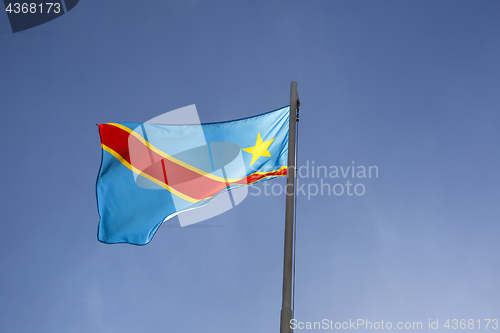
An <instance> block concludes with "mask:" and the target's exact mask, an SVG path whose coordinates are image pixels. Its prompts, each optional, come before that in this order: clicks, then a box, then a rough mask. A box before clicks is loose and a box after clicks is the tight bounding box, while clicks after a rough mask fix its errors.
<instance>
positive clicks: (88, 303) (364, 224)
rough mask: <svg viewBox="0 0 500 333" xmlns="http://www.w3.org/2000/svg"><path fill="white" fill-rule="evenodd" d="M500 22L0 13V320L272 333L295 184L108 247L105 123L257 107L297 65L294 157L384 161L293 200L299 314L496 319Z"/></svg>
mask: <svg viewBox="0 0 500 333" xmlns="http://www.w3.org/2000/svg"><path fill="white" fill-rule="evenodd" d="M499 18H500V2H498V1H458V0H453V1H337V0H328V1H325V0H314V1H305V0H302V1H295V0H292V1H259V0H255V1H246V2H242V1H202V0H188V1H175V2H174V1H149V2H145V1H104V2H102V1H89V0H82V1H80V3H79V4H78V5H77V6H76V7H75V8H74V9H73V10H72V11H70V12H69V13H68V14H66V15H63V16H62V17H60V18H58V19H56V20H54V21H51V22H48V23H46V24H44V25H41V26H38V27H35V28H33V29H30V30H26V31H24V32H19V33H16V34H13V33H12V32H11V30H10V26H9V22H8V19H7V15H6V13H4V14H0V60H1V64H2V70H1V73H0V97H1V102H0V108H1V113H0V114H1V119H2V123H3V127H4V129H3V130H2V131H1V134H0V138H1V145H0V153H1V163H0V171H1V174H2V186H1V191H2V192H1V193H2V198H1V200H0V211H1V212H2V217H1V219H0V223H1V226H2V229H1V230H2V231H1V232H0V267H1V270H0V331H2V332H9V333H17V332H30V333H31V332H37V333H38V332H47V333H53V332H75V333H80V332H81V333H89V332H99V333H108V332H109V333H111V332H127V333H128V332H176V333H177V332H211V333H212V332H213V333H220V332H228V333H233V332H242V333H243V332H278V330H279V318H280V309H281V288H282V260H283V229H284V208H285V197H284V196H274V195H269V196H266V195H264V194H261V195H259V196H256V195H250V196H249V197H248V198H247V199H246V200H245V201H244V202H243V203H241V204H240V205H239V206H237V207H236V208H234V209H232V210H230V211H228V212H227V213H225V214H223V215H220V216H217V217H215V218H213V219H210V220H208V221H206V222H202V223H200V224H197V225H194V226H191V227H186V228H180V227H178V221H177V219H176V218H175V219H173V220H170V221H168V222H167V223H165V224H164V225H163V226H162V227H160V229H159V230H158V232H157V234H156V236H155V237H154V239H153V241H152V242H151V243H150V244H148V245H146V246H142V247H140V246H133V245H123V244H120V245H106V244H102V243H100V242H98V241H97V238H96V233H97V225H98V221H99V216H98V213H97V208H96V199H95V181H96V176H97V172H98V170H99V165H100V159H101V149H100V141H99V135H98V131H97V127H96V124H97V123H106V122H126V121H130V122H142V121H146V120H148V119H150V118H153V117H155V116H157V115H160V114H162V113H164V112H166V111H169V110H173V109H176V108H179V107H183V106H186V105H190V104H196V106H197V109H198V112H199V115H200V119H201V121H202V122H214V121H226V120H231V119H237V118H242V117H248V116H252V115H256V114H260V113H264V112H266V111H270V110H274V109H277V108H279V107H282V106H285V105H287V104H288V103H289V89H290V82H291V81H293V80H295V81H297V83H298V91H299V95H300V100H301V103H302V105H301V109H300V114H301V120H300V133H299V136H300V138H299V141H300V148H299V165H307V164H308V163H309V166H311V165H312V163H313V161H314V165H315V166H326V167H327V168H328V169H329V170H333V169H334V168H333V166H336V167H338V168H339V169H340V167H341V166H342V168H343V169H344V170H345V169H346V168H347V167H349V166H350V167H352V166H353V165H355V166H356V167H357V166H365V167H368V166H376V167H377V168H378V177H376V176H375V175H374V174H372V177H371V178H358V177H356V176H355V177H354V178H353V177H351V176H352V175H346V176H347V177H346V178H344V177H343V175H342V174H340V175H339V178H330V177H326V178H324V177H323V178H321V179H320V178H317V177H315V178H312V177H311V176H312V175H311V174H310V175H309V178H306V177H305V174H303V176H304V177H303V178H302V179H300V182H301V184H304V185H305V187H304V189H305V191H306V194H307V189H308V188H309V189H310V190H311V191H313V190H314V186H315V185H316V186H317V185H321V181H323V184H328V185H327V186H334V185H335V184H337V183H338V184H344V185H343V186H345V184H346V182H347V181H349V182H350V183H352V184H362V185H363V188H364V190H365V192H364V194H363V195H351V196H349V195H347V193H344V194H342V195H339V196H336V195H334V194H330V195H328V194H326V191H325V193H323V195H320V193H319V194H318V195H315V196H310V197H309V198H308V197H307V195H303V194H302V193H301V195H300V196H299V197H298V208H297V273H296V274H297V276H296V299H295V317H296V318H297V319H298V320H299V321H303V322H307V321H320V320H322V319H328V320H333V322H337V321H338V322H344V321H349V320H350V319H351V320H357V319H367V320H368V321H372V322H380V321H381V320H384V322H387V321H391V322H392V323H393V325H395V324H396V323H397V322H403V323H405V322H407V321H409V322H414V321H416V322H422V323H423V327H424V329H422V330H421V331H427V326H428V320H429V319H431V321H435V320H436V319H438V320H439V330H434V332H436V331H439V332H444V331H448V330H447V329H445V328H443V325H444V323H445V321H446V319H466V320H468V319H473V320H474V321H475V323H476V324H475V325H478V324H477V320H479V319H481V320H482V319H494V318H496V319H500V297H499V296H500V288H499V284H498V281H499V280H500V265H499V263H500V243H499V242H498V240H499V237H500V225H499V217H500V205H499V202H500V178H499V176H498V172H499V170H500V152H499V148H498V143H499V142H500V134H499V130H498V127H499V124H500V113H499V107H500V61H499V59H500V37H499V36H500V35H499V32H500V19H499ZM353 161H354V163H353ZM356 170H358V169H356ZM267 184H269V185H274V184H280V185H283V184H284V179H279V180H272V181H269V182H268V183H267ZM339 186H340V185H339ZM339 186H338V187H337V188H336V189H337V190H339V189H340V187H339ZM276 188H277V187H275V189H276ZM361 188H362V187H358V190H360V189H361ZM259 189H260V190H261V191H262V192H263V191H264V190H265V188H264V184H261V185H259ZM267 190H268V191H269V190H270V187H268V188H267ZM351 191H352V188H351ZM256 192H257V190H256V189H251V190H250V193H256ZM358 192H359V191H358ZM268 193H269V192H268ZM351 193H352V192H351ZM450 324H451V323H450ZM481 325H482V326H481V330H483V329H484V325H485V323H484V321H483V322H481ZM476 328H477V326H476ZM498 329H500V328H498ZM498 329H497V330H498ZM450 330H453V329H450ZM297 331H300V330H297ZM318 331H319V330H318ZM466 331H469V332H471V331H474V330H470V329H467V330H466ZM489 331H495V330H492V327H491V324H490V328H489Z"/></svg>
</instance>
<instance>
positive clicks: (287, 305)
mask: <svg viewBox="0 0 500 333" xmlns="http://www.w3.org/2000/svg"><path fill="white" fill-rule="evenodd" d="M297 99H298V95H297V82H295V81H293V82H292V84H291V87H290V120H289V129H288V168H287V179H286V191H285V192H286V211H285V254H284V259H283V303H282V306H281V324H280V333H291V332H292V329H291V327H290V321H291V320H292V318H293V311H292V269H293V218H294V199H295V130H296V124H297V121H296V117H297ZM290 189H292V191H290Z"/></svg>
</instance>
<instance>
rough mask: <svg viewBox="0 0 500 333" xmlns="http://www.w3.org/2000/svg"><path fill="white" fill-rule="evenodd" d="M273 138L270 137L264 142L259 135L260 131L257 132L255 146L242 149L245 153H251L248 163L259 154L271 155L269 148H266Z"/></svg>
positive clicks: (253, 160) (255, 159) (259, 155)
mask: <svg viewBox="0 0 500 333" xmlns="http://www.w3.org/2000/svg"><path fill="white" fill-rule="evenodd" d="M274 139H275V138H272V139H271V140H269V141H265V142H264V141H262V138H261V137H260V133H257V141H256V142H255V146H253V147H248V148H243V149H242V150H244V151H246V152H247V153H250V154H252V161H251V162H250V165H252V164H253V163H254V162H255V161H257V159H258V158H259V157H261V156H268V157H271V154H270V153H269V150H267V148H269V146H270V145H271V143H272V142H273V140H274Z"/></svg>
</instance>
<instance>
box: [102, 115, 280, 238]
mask: <svg viewBox="0 0 500 333" xmlns="http://www.w3.org/2000/svg"><path fill="white" fill-rule="evenodd" d="M288 120H289V107H288V106H287V107H284V108H281V109H278V110H275V111H271V112H268V113H265V114H262V115H258V116H254V117H249V118H245V119H240V120H234V121H227V122H220V123H211V124H201V125H159V124H148V123H145V124H142V123H107V124H101V125H99V134H100V136H101V147H102V161H101V168H100V170H99V175H98V177H97V205H98V210H99V215H100V222H99V227H98V239H99V240H100V241H101V242H104V243H131V244H136V245H144V244H147V243H149V241H151V239H152V238H153V236H154V233H155V232H156V230H157V229H158V227H159V226H160V225H161V223H162V222H164V221H166V220H168V219H169V218H171V217H173V216H175V215H177V214H178V213H181V212H183V211H186V210H190V209H193V208H197V207H201V206H203V205H206V204H208V203H209V202H210V201H211V200H212V199H213V198H214V197H215V196H217V194H219V193H221V192H223V191H227V190H230V189H232V188H235V187H239V186H245V185H250V184H254V183H257V182H260V181H263V180H267V179H271V178H275V177H279V176H284V175H286V172H287V167H286V164H287V157H288Z"/></svg>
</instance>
